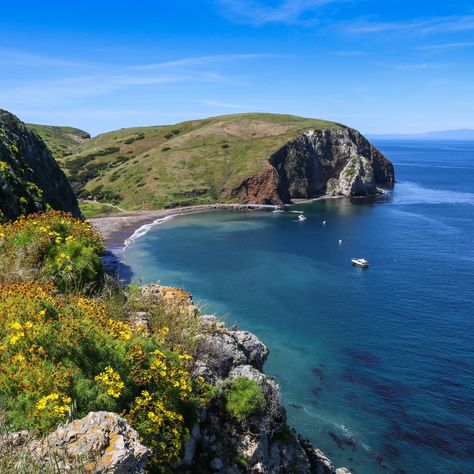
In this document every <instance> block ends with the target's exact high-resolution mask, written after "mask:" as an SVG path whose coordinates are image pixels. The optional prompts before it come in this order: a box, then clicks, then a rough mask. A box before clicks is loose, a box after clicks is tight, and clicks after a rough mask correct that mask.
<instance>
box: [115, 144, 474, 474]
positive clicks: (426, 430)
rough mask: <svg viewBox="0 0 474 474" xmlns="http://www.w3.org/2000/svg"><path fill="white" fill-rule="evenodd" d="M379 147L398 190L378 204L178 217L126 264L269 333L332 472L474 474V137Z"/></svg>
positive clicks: (277, 366) (290, 405)
mask: <svg viewBox="0 0 474 474" xmlns="http://www.w3.org/2000/svg"><path fill="white" fill-rule="evenodd" d="M376 145H378V146H379V148H380V149H381V150H382V151H384V152H385V153H386V154H387V156H388V157H389V158H390V159H391V160H392V161H393V162H394V164H395V167H396V171H397V180H398V183H397V185H396V187H395V189H394V191H393V192H391V193H390V194H388V195H385V196H383V197H381V198H379V199H377V200H376V201H375V202H370V203H369V202H367V201H363V200H357V201H353V203H351V202H350V201H349V200H346V199H330V200H325V201H318V202H315V203H312V204H308V205H296V206H294V207H293V209H294V210H304V213H305V215H306V216H307V217H308V220H306V221H305V222H297V220H296V214H294V213H271V212H266V211H258V212H251V213H237V212H216V213H206V214H199V215H197V214H196V215H192V216H185V217H177V218H175V219H172V220H170V221H167V222H165V223H163V224H161V225H157V226H156V227H154V228H152V230H150V231H149V232H148V233H147V234H146V235H145V236H143V237H141V238H139V239H138V240H136V241H135V242H134V244H133V245H131V246H130V247H128V248H127V249H126V251H125V253H124V261H125V263H126V264H127V265H129V266H130V268H131V270H132V272H133V276H134V277H135V278H140V279H141V280H142V281H143V282H154V281H157V280H159V281H160V282H161V283H162V284H167V285H176V286H180V287H183V288H185V289H187V290H189V291H191V292H192V293H193V294H194V296H195V299H196V300H197V301H198V302H201V303H202V304H205V305H206V306H207V308H206V309H207V312H216V313H218V314H221V315H222V314H224V315H226V316H225V317H226V320H227V322H228V323H234V322H236V323H238V324H239V325H240V326H241V327H242V328H245V329H248V330H251V331H253V332H255V333H256V334H257V335H258V336H259V337H260V338H261V339H262V340H263V341H264V342H266V343H267V344H268V345H269V347H270V350H271V355H270V357H269V360H268V363H267V365H266V372H267V373H269V374H271V375H274V376H275V377H276V379H277V380H278V382H279V383H280V385H281V389H282V393H283V399H284V403H285V405H286V407H287V411H288V417H289V421H290V423H291V424H292V425H293V426H295V427H296V428H297V429H298V430H299V431H300V432H301V433H303V434H304V435H305V436H306V437H308V438H310V439H311V440H312V441H313V442H314V444H316V445H317V446H318V447H320V448H321V449H322V450H323V451H324V452H325V453H326V454H327V455H329V456H330V457H331V458H332V459H333V460H334V461H335V464H337V465H338V466H341V465H345V466H347V467H350V468H352V469H353V471H354V472H355V473H368V474H372V473H374V474H375V473H381V472H398V473H402V472H406V473H431V472H433V473H441V472H443V473H461V472H463V473H473V472H474V345H473V342H474V341H473V340H474V290H473V289H474V143H456V142H446V143H442V142H401V141H397V142H388V141H383V142H379V143H376ZM323 221H326V225H323ZM339 240H342V244H341V245H339V243H338V241H339ZM351 257H365V258H367V259H368V260H369V262H370V264H371V265H370V268H369V269H368V270H362V269H359V268H356V267H353V266H352V265H351V264H350V259H351Z"/></svg>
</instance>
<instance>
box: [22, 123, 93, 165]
mask: <svg viewBox="0 0 474 474" xmlns="http://www.w3.org/2000/svg"><path fill="white" fill-rule="evenodd" d="M27 126H28V127H29V128H32V129H33V130H35V131H36V132H37V133H38V135H39V136H40V137H41V138H42V139H43V141H44V142H45V143H46V145H48V148H49V149H50V150H51V152H52V153H53V157H54V158H56V159H58V158H63V157H64V156H65V155H67V154H70V153H72V152H73V151H74V150H75V148H76V147H77V146H78V145H80V144H81V143H83V142H84V140H87V139H88V138H90V135H89V134H88V133H87V132H84V131H83V130H79V129H78V128H73V127H55V126H52V125H36V124H33V123H29V124H27Z"/></svg>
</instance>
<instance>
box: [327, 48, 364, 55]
mask: <svg viewBox="0 0 474 474" xmlns="http://www.w3.org/2000/svg"><path fill="white" fill-rule="evenodd" d="M333 54H335V55H336V56H346V57H356V56H363V55H364V54H365V52H364V51H360V50H358V49H350V50H347V51H334V52H333Z"/></svg>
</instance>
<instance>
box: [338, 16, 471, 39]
mask: <svg viewBox="0 0 474 474" xmlns="http://www.w3.org/2000/svg"><path fill="white" fill-rule="evenodd" d="M345 29H346V31H347V32H349V33H358V34H370V33H387V32H404V33H407V32H409V33H412V34H416V35H428V34H433V33H455V32H461V31H471V30H474V15H466V16H445V17H436V18H430V19H419V20H415V21H408V22H380V23H375V22H374V23H369V22H366V23H358V24H357V23H356V24H354V23H353V24H347V25H346V28H345Z"/></svg>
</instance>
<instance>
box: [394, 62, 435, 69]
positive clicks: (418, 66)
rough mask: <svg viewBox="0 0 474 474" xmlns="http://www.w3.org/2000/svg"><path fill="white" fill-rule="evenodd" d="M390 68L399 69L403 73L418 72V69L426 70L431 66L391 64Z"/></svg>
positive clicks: (426, 64)
mask: <svg viewBox="0 0 474 474" xmlns="http://www.w3.org/2000/svg"><path fill="white" fill-rule="evenodd" d="M392 67H394V68H395V69H401V70H404V71H410V70H420V69H427V68H429V67H431V64H428V63H416V64H393V65H392Z"/></svg>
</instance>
